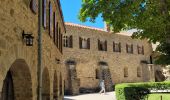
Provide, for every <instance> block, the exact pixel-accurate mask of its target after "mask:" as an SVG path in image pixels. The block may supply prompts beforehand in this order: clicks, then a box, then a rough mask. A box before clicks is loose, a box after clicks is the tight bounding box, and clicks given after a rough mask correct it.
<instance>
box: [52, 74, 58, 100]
mask: <svg viewBox="0 0 170 100" xmlns="http://www.w3.org/2000/svg"><path fill="white" fill-rule="evenodd" d="M53 98H54V100H57V99H58V78H57V72H56V71H55V72H54V83H53Z"/></svg>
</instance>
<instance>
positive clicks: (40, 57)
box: [37, 0, 42, 100]
mask: <svg viewBox="0 0 170 100" xmlns="http://www.w3.org/2000/svg"><path fill="white" fill-rule="evenodd" d="M38 5H39V9H38V66H37V67H38V68H37V74H38V90H37V92H38V93H37V94H38V96H37V100H42V93H41V90H42V0H39V3H38Z"/></svg>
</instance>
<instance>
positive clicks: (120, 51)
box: [119, 42, 121, 52]
mask: <svg viewBox="0 0 170 100" xmlns="http://www.w3.org/2000/svg"><path fill="white" fill-rule="evenodd" d="M119 52H121V43H120V42H119Z"/></svg>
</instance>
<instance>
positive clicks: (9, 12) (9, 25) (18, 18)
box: [0, 0, 65, 100]
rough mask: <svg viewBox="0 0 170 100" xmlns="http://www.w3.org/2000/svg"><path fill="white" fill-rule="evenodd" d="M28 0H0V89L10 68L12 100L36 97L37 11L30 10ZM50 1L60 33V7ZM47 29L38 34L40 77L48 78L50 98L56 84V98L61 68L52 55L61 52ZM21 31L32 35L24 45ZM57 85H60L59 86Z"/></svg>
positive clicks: (58, 56)
mask: <svg viewBox="0 0 170 100" xmlns="http://www.w3.org/2000/svg"><path fill="white" fill-rule="evenodd" d="M31 1H32V0H0V93H1V92H2V88H3V85H4V80H5V78H6V75H7V72H10V73H11V74H12V77H13V78H14V79H13V84H14V98H15V100H37V83H38V80H37V59H38V58H37V56H38V43H37V42H38V41H37V40H38V14H34V13H33V12H32V11H31V9H30V2H31ZM51 2H52V5H53V9H56V12H57V14H56V15H57V16H56V17H57V22H58V23H59V27H60V28H61V33H64V32H65V29H64V26H63V21H62V15H61V12H60V9H59V8H60V7H59V5H58V4H57V3H56V2H55V1H53V0H51ZM47 16H48V15H47ZM47 21H48V19H47ZM48 30H49V29H48V28H47V29H46V30H43V34H42V39H43V42H42V45H43V46H42V55H43V56H42V57H43V58H42V59H43V61H42V65H43V68H42V70H43V71H45V72H46V74H47V76H46V78H45V79H44V77H43V79H44V80H48V81H49V82H48V84H49V87H48V88H47V89H48V91H49V92H48V95H49V98H50V100H53V95H54V94H53V87H54V85H53V84H56V85H57V87H56V88H57V90H58V91H57V92H56V93H57V95H58V99H60V100H62V98H63V93H60V92H61V89H62V90H63V87H64V82H63V71H64V70H62V66H61V63H57V61H56V59H59V60H61V57H62V53H61V52H60V51H59V49H58V48H57V47H56V44H55V43H54V42H53V39H52V38H51V37H50V36H49V32H48ZM23 31H25V33H32V36H33V37H34V43H33V46H26V44H25V41H23V38H22V33H23ZM60 45H61V44H60ZM20 63H23V64H20ZM54 72H56V74H57V77H56V78H57V83H54ZM60 74H61V77H60ZM28 76H29V77H28ZM61 78H62V79H61ZM18 80H19V81H18ZM17 84H18V85H17ZM43 84H45V85H47V84H46V82H43ZM59 86H62V88H61V89H60V90H59ZM43 88H45V87H43ZM27 91H28V93H27ZM60 94H61V95H60ZM0 99H1V98H0Z"/></svg>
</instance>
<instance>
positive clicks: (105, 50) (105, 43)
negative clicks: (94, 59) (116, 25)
mask: <svg viewBox="0 0 170 100" xmlns="http://www.w3.org/2000/svg"><path fill="white" fill-rule="evenodd" d="M105 51H107V41H106V40H105Z"/></svg>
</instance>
